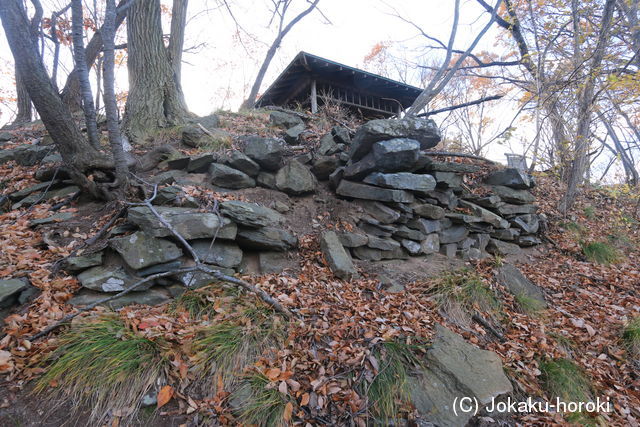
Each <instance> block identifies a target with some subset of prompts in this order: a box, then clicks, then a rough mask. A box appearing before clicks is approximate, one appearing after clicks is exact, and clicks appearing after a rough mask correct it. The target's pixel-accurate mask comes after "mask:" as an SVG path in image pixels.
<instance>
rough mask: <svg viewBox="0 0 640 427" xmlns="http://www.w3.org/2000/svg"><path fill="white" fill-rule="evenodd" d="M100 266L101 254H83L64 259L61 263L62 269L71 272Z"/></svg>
mask: <svg viewBox="0 0 640 427" xmlns="http://www.w3.org/2000/svg"><path fill="white" fill-rule="evenodd" d="M101 264H102V252H94V253H92V254H83V255H78V256H73V257H69V258H66V259H65V260H64V262H63V265H64V269H65V270H68V271H72V272H77V271H82V270H86V269H87V268H89V267H94V266H96V265H101Z"/></svg>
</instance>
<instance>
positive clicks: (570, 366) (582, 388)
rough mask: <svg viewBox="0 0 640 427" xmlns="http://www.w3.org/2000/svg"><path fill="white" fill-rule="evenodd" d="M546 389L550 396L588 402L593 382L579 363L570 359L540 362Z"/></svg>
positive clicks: (568, 400) (566, 400) (567, 400)
mask: <svg viewBox="0 0 640 427" xmlns="http://www.w3.org/2000/svg"><path fill="white" fill-rule="evenodd" d="M540 371H541V372H542V381H543V385H544V389H545V390H546V391H547V393H549V395H550V397H552V398H556V397H559V398H560V399H562V400H563V401H565V402H570V401H573V402H586V401H588V400H589V399H590V397H591V384H590V383H589V380H588V379H587V377H586V376H585V374H584V372H583V371H582V369H580V367H579V366H578V365H576V364H575V363H574V362H572V361H571V360H569V359H552V360H547V361H542V362H540Z"/></svg>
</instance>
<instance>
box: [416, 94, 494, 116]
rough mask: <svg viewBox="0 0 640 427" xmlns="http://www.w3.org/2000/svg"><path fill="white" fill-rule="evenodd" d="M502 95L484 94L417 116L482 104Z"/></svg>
mask: <svg viewBox="0 0 640 427" xmlns="http://www.w3.org/2000/svg"><path fill="white" fill-rule="evenodd" d="M503 96H504V95H492V96H486V97H484V98H480V99H476V100H475V101H470V102H465V103H463V104H458V105H453V106H451V107H446V108H441V109H439V110H433V111H427V112H426V113H422V114H418V116H417V117H428V116H432V115H434V114H439V113H446V112H447V111H453V110H457V109H458V108H464V107H470V106H472V105H477V104H482V103H483V102H486V101H494V100H496V99H500V98H502V97H503Z"/></svg>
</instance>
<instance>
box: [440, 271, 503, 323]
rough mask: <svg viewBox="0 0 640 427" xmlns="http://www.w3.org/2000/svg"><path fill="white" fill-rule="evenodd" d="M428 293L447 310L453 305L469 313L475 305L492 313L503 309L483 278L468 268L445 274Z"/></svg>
mask: <svg viewBox="0 0 640 427" xmlns="http://www.w3.org/2000/svg"><path fill="white" fill-rule="evenodd" d="M428 292H429V293H430V294H432V295H434V296H435V301H436V304H438V306H440V307H442V308H444V309H445V310H446V308H447V307H448V306H450V305H452V304H457V305H459V306H460V307H461V308H462V309H463V310H464V311H467V312H468V311H470V310H471V309H472V308H473V306H474V305H478V307H479V308H481V309H482V310H487V311H490V312H496V311H498V310H500V308H501V304H500V301H499V300H498V299H497V298H496V296H495V294H494V292H493V291H492V290H491V289H490V288H489V287H488V286H487V285H486V284H485V283H484V282H483V281H482V277H481V276H480V275H479V274H478V273H476V272H475V271H472V270H469V269H467V268H463V269H460V270H457V271H453V272H447V273H445V274H443V275H442V276H440V277H439V278H438V279H436V281H435V283H433V284H432V285H431V286H430V287H429V289H428Z"/></svg>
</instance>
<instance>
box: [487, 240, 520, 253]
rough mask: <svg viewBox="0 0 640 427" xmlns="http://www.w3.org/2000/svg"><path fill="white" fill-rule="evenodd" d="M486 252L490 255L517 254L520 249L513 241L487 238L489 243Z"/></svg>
mask: <svg viewBox="0 0 640 427" xmlns="http://www.w3.org/2000/svg"><path fill="white" fill-rule="evenodd" d="M487 252H489V253H490V254H492V255H517V254H519V253H521V252H522V249H520V246H518V245H516V244H515V243H509V242H503V241H502V240H497V239H491V240H489V244H487Z"/></svg>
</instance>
